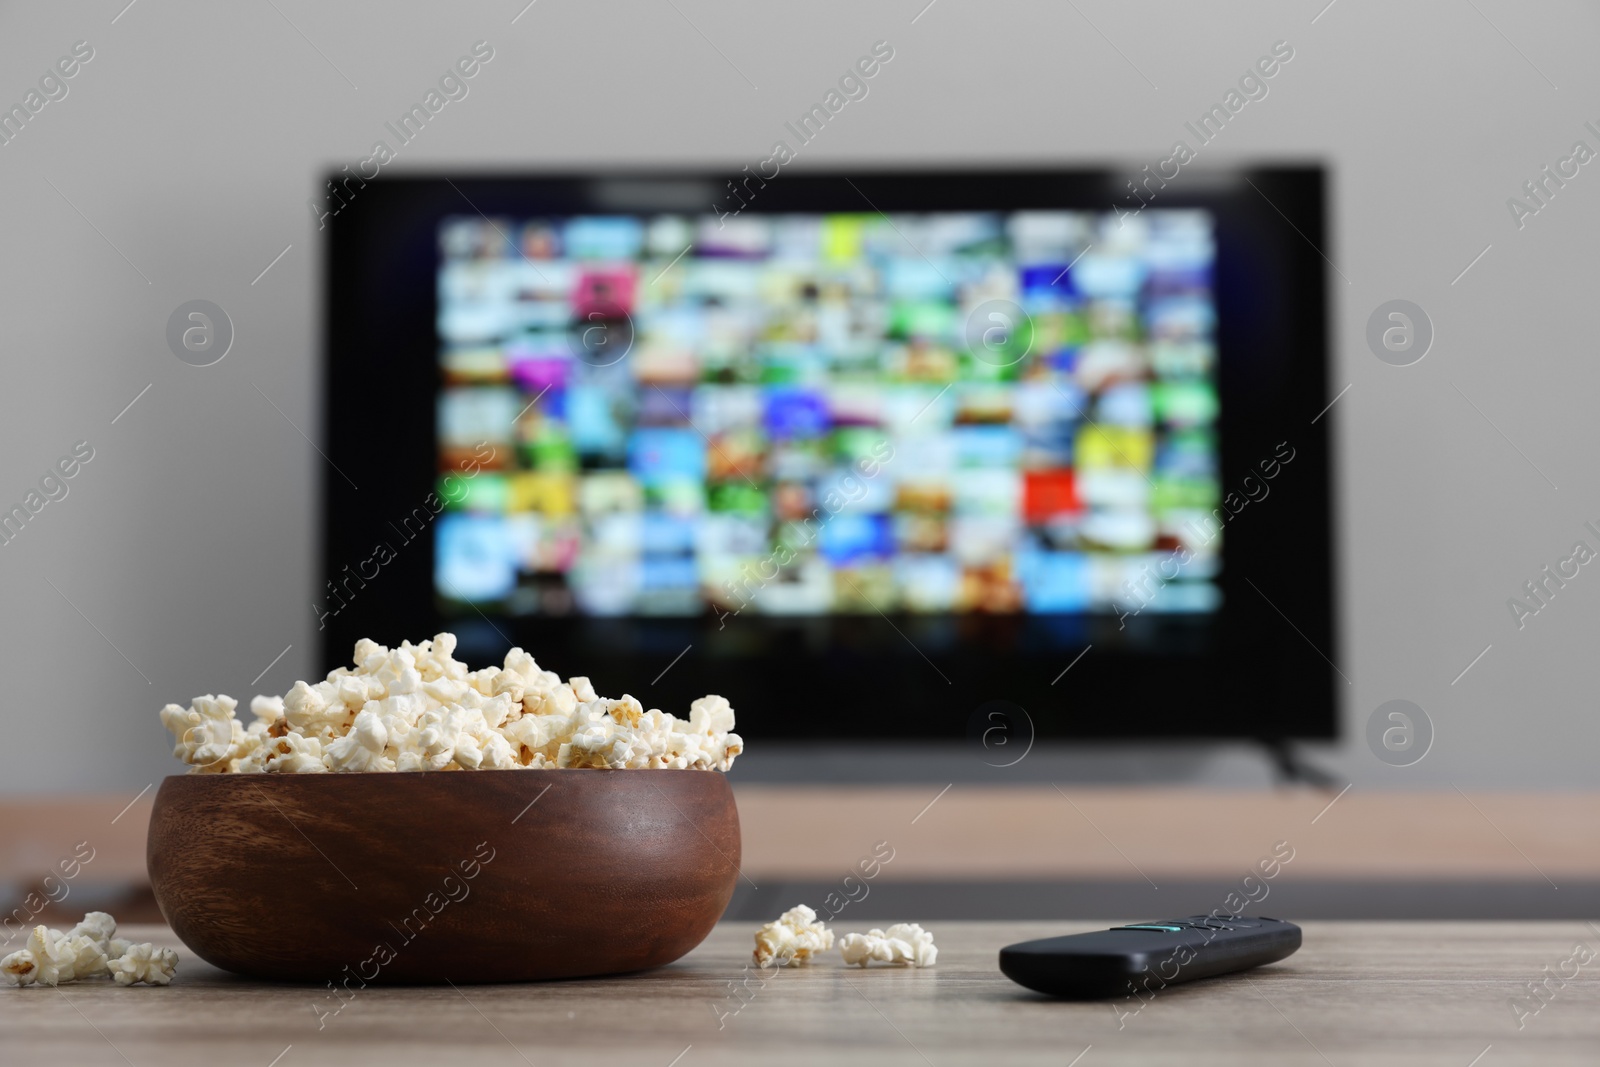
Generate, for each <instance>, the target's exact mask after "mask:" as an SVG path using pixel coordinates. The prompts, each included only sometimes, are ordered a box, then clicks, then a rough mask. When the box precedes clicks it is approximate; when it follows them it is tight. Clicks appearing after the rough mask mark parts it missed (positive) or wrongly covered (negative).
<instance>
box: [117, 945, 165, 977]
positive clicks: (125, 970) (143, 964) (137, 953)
mask: <svg viewBox="0 0 1600 1067" xmlns="http://www.w3.org/2000/svg"><path fill="white" fill-rule="evenodd" d="M125 949H126V950H125V951H124V952H123V954H122V955H121V956H118V957H117V958H116V959H114V960H112V961H111V962H110V963H109V964H108V970H109V971H110V972H111V977H112V978H114V979H115V980H116V983H117V984H118V985H133V984H134V983H136V982H145V983H147V984H149V985H166V984H167V983H169V982H171V981H172V976H173V974H174V973H176V972H177V970H178V954H177V953H176V952H174V951H172V949H170V948H156V947H155V946H154V945H126V946H125Z"/></svg>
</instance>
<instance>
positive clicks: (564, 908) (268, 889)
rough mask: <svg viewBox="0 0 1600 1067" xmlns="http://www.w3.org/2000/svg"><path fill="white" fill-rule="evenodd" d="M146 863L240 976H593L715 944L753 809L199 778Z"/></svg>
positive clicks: (451, 783)
mask: <svg viewBox="0 0 1600 1067" xmlns="http://www.w3.org/2000/svg"><path fill="white" fill-rule="evenodd" d="M146 859H147V862H148V865H149V869H150V883H151V885H152V886H153V888H154V889H155V895H156V900H157V902H158V903H159V904H160V906H161V914H162V915H164V916H165V917H166V919H167V922H168V923H170V924H171V925H172V928H173V930H174V931H175V932H176V933H177V935H178V937H179V938H181V939H182V940H183V943H184V944H185V945H187V946H189V948H191V949H192V950H194V952H195V954H196V955H198V956H199V957H200V958H201V959H204V960H205V961H207V962H208V963H212V964H215V965H216V966H218V967H221V968H223V969H224V970H228V971H232V972H234V973H235V974H242V975H248V976H251V977H255V978H273V979H282V980H289V981H308V982H316V983H318V984H319V985H320V984H322V983H324V982H328V981H333V982H338V983H349V984H350V985H351V987H352V988H355V987H356V986H357V985H359V984H360V983H367V982H378V983H381V982H396V983H400V982H432V983H441V984H442V983H443V982H444V981H445V980H446V979H448V980H449V981H452V982H455V983H457V984H460V983H464V982H517V981H528V980H532V979H542V978H577V977H581V976H585V975H599V974H616V973H620V972H624V971H638V970H643V969H645V968H648V967H659V966H661V965H662V964H666V963H671V962H672V961H673V960H675V959H678V958H679V957H680V956H682V955H683V954H684V953H686V952H688V951H689V950H690V949H692V948H694V947H695V946H696V945H698V944H699V943H700V942H701V941H702V940H703V939H704V938H705V936H706V935H707V934H708V933H710V932H711V928H712V927H713V926H714V925H715V924H716V921H717V920H718V919H719V918H721V916H722V912H723V909H724V908H726V907H727V905H728V899H729V898H730V897H731V896H732V895H733V887H734V883H735V882H736V881H737V879H738V877H739V812H738V809H737V808H736V807H735V806H734V801H733V790H732V789H730V788H729V787H728V780H727V778H726V776H724V775H723V774H720V773H718V772H716V771H666V770H640V771H603V770H509V771H436V772H421V773H409V774H384V773H348V774H190V775H180V776H176V777H172V778H168V779H167V780H166V781H164V782H163V783H161V789H160V791H159V792H158V793H157V794H156V800H155V807H154V810H153V811H152V812H151V815H150V840H149V846H148V853H147V857H146ZM352 977H353V979H354V980H353V981H352Z"/></svg>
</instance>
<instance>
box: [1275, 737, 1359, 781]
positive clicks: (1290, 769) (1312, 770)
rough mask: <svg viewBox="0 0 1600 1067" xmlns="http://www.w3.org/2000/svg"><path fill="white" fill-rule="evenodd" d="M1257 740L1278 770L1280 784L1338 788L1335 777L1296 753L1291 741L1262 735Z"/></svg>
mask: <svg viewBox="0 0 1600 1067" xmlns="http://www.w3.org/2000/svg"><path fill="white" fill-rule="evenodd" d="M1257 740H1259V741H1260V743H1261V746H1262V747H1263V748H1265V749H1266V750H1267V758H1268V759H1269V760H1270V761H1271V762H1272V766H1273V768H1274V769H1275V770H1276V771H1277V772H1278V783H1279V784H1280V785H1294V784H1302V785H1309V786H1311V787H1312V788H1313V789H1337V788H1339V779H1338V778H1337V777H1335V776H1334V775H1332V774H1330V773H1328V772H1327V771H1325V770H1323V769H1322V768H1321V767H1318V766H1317V765H1316V764H1313V763H1309V762H1307V761H1306V760H1305V759H1304V758H1302V757H1301V756H1299V755H1297V754H1296V753H1295V750H1294V745H1293V743H1292V742H1290V741H1288V740H1286V739H1284V738H1281V737H1262V738H1258V739H1257Z"/></svg>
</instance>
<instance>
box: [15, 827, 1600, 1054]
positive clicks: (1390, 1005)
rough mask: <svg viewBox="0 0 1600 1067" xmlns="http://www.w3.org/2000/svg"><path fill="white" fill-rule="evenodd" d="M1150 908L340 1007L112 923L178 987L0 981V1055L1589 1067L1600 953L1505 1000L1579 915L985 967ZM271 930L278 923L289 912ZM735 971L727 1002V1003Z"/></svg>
mask: <svg viewBox="0 0 1600 1067" xmlns="http://www.w3.org/2000/svg"><path fill="white" fill-rule="evenodd" d="M546 799H548V798H546ZM541 803H542V802H541ZM496 862H498V861H496ZM490 869H491V870H492V865H491V868H490ZM488 873H489V871H487V870H486V871H485V873H484V877H487V876H488ZM1173 910H1174V911H1175V912H1181V911H1185V910H1188V909H1187V908H1186V906H1185V905H1183V904H1175V906H1174V908H1173ZM1158 917H1159V916H1153V915H1124V916H1119V917H1116V918H1115V919H1109V920H1101V921H1097V922H1093V923H1087V922H1086V923H944V924H939V925H938V926H936V927H934V934H935V936H936V937H937V938H938V943H939V946H940V951H939V964H938V966H936V967H934V968H932V969H930V970H925V971H903V970H897V969H888V968H874V969H872V970H868V971H866V972H862V971H858V970H856V969H854V968H850V969H846V968H844V967H842V966H837V965H836V961H837V956H833V957H831V958H830V959H828V960H826V961H825V962H824V963H823V964H821V965H819V966H815V967H811V968H808V969H796V970H791V971H785V972H782V973H779V974H774V973H773V972H766V973H765V975H764V978H765V982H766V984H765V985H764V986H757V985H756V984H755V982H753V981H752V982H751V983H750V984H749V985H748V986H745V985H743V984H742V983H743V980H744V978H745V977H746V974H745V972H744V971H743V967H744V965H745V964H746V963H747V962H748V960H749V953H750V948H751V944H752V942H751V935H752V934H753V932H754V927H753V926H751V925H742V924H741V925H731V924H721V925H719V926H718V927H717V929H716V930H715V931H714V932H713V933H712V934H711V936H710V937H708V938H707V939H706V941H705V942H704V943H702V944H701V945H700V946H699V947H698V948H696V949H695V950H694V951H693V952H691V953H689V954H688V955H687V956H685V957H684V958H683V959H682V960H680V961H678V962H677V963H674V964H671V965H669V966H666V967H662V968H660V969H657V970H653V971H649V972H645V973H643V974H638V975H629V976H624V977H616V978H605V979H581V980H575V981H568V982H544V983H534V984H526V985H499V986H477V987H467V986H463V987H460V988H457V989H452V988H450V987H449V986H441V987H382V988H380V987H376V986H374V987H371V988H368V989H361V990H356V991H355V992H353V993H351V994H349V995H348V996H347V997H346V998H345V999H342V1000H341V999H335V997H334V996H333V995H332V994H330V993H329V992H328V991H327V990H326V989H325V988H318V987H313V986H309V985H283V984H276V983H262V982H257V981H252V980H248V979H240V978H236V977H234V976H232V975H228V974H224V973H222V972H221V971H218V970H217V969H215V968H213V967H210V966H208V965H206V964H205V963H203V962H200V961H199V960H196V959H195V958H194V956H193V955H192V954H191V953H189V952H186V951H184V950H183V948H182V946H181V945H179V944H178V943H177V942H176V940H175V939H174V938H173V937H172V935H171V932H170V931H169V930H166V929H164V928H145V929H137V928H135V929H132V930H128V931H124V933H125V934H128V935H131V936H133V937H135V938H137V939H139V940H155V941H159V942H163V943H166V944H169V945H172V946H173V947H176V948H178V949H179V951H180V952H181V953H182V960H181V961H180V963H179V967H178V977H177V980H176V981H175V982H174V983H173V984H172V986H171V987H170V988H167V989H148V988H144V987H134V988H131V989H118V988H116V987H113V986H108V985H105V984H93V985H91V984H80V985H75V986H64V987H62V988H61V989H60V991H59V992H56V991H51V990H46V989H38V988H30V989H0V1042H3V1046H0V1048H3V1051H0V1062H5V1063H19V1064H20V1063H72V1064H77V1063H106V1064H112V1063H114V1064H122V1063H124V1062H125V1061H126V1062H128V1063H131V1064H135V1065H137V1067H157V1065H159V1067H190V1065H197V1067H198V1065H205V1067H210V1065H213V1064H219V1063H227V1064H242V1065H246V1067H268V1065H269V1064H272V1063H274V1061H276V1062H277V1065H278V1067H316V1065H324V1064H325V1065H330V1067H332V1065H345V1064H350V1063H383V1064H390V1065H395V1067H409V1065H428V1067H437V1065H438V1064H439V1063H441V1062H444V1063H448V1064H451V1065H452V1067H474V1065H477V1064H497V1065H523V1064H536V1065H537V1067H567V1065H579V1064H586V1065H587V1064H592V1065H596V1067H623V1065H626V1067H668V1065H669V1064H672V1065H675V1067H734V1065H738V1067H744V1065H748V1064H751V1063H760V1064H763V1065H764V1067H765V1065H770V1067H789V1065H800V1064H805V1065H815V1064H818V1063H838V1064H852V1065H853V1064H872V1065H874V1067H880V1065H883V1067H970V1065H972V1064H983V1065H1010V1064H1018V1065H1028V1067H1033V1065H1038V1067H1046V1065H1048V1067H1067V1065H1068V1064H1071V1063H1074V1062H1076V1067H1106V1065H1134V1064H1138V1065H1155V1067H1223V1065H1226V1067H1237V1065H1245V1067H1268V1065H1270V1067H1329V1065H1330V1064H1331V1065H1333V1067H1358V1065H1359V1067H1434V1065H1437V1067H1468V1064H1471V1063H1473V1062H1474V1057H1477V1056H1479V1055H1480V1054H1483V1053H1484V1050H1485V1049H1489V1051H1488V1052H1487V1054H1484V1055H1483V1056H1482V1058H1481V1059H1479V1060H1477V1061H1476V1065H1477V1067H1523V1065H1528V1067H1531V1065H1534V1064H1540V1065H1548V1064H1557V1065H1565V1064H1574V1065H1577V1064H1582V1065H1585V1067H1592V1065H1593V1064H1594V1063H1595V1061H1596V1050H1597V1049H1600V979H1597V978H1596V977H1595V973H1596V968H1600V960H1597V961H1595V962H1594V963H1591V964H1590V965H1588V966H1587V967H1584V968H1583V969H1582V971H1581V972H1580V975H1579V977H1578V978H1576V979H1571V980H1569V981H1568V982H1567V984H1566V986H1565V988H1560V989H1557V990H1555V991H1554V992H1553V993H1551V994H1549V995H1548V997H1547V1001H1546V1003H1545V1004H1544V1006H1543V1008H1542V1009H1541V1010H1540V1011H1539V1013H1538V1014H1537V1015H1534V1016H1532V1017H1529V1018H1525V1019H1524V1020H1523V1022H1524V1024H1525V1025H1524V1026H1523V1027H1522V1028H1521V1029H1519V1028H1518V1026H1517V1016H1516V1014H1515V1013H1514V1012H1513V1011H1512V1010H1511V1008H1510V999H1511V998H1512V997H1513V996H1517V995H1519V994H1522V995H1525V994H1526V989H1525V987H1524V983H1526V982H1528V981H1530V980H1533V979H1537V978H1540V977H1541V971H1542V968H1544V967H1545V966H1546V965H1549V966H1550V967H1552V968H1555V967H1556V966H1558V965H1559V964H1560V962H1561V961H1562V960H1563V959H1565V958H1567V957H1568V956H1569V955H1570V954H1571V951H1572V948H1573V946H1574V944H1576V943H1577V942H1579V941H1585V942H1587V943H1588V944H1589V945H1591V946H1594V947H1596V948H1600V931H1597V930H1595V929H1594V928H1591V927H1589V926H1587V925H1586V924H1584V923H1576V922H1574V923H1568V922H1559V923H1306V924H1305V944H1304V947H1303V948H1301V950H1300V951H1299V952H1297V953H1296V954H1295V955H1293V956H1291V957H1289V958H1288V959H1287V960H1284V961H1283V962H1282V963H1278V964H1274V965H1272V966H1270V967H1265V968H1261V969H1259V970H1256V971H1253V972H1249V973H1247V974H1243V975H1232V976H1226V977H1220V978H1213V979H1206V980H1203V981H1199V982H1194V983H1190V984H1186V985H1181V986H1174V987H1172V988H1171V989H1169V990H1166V991H1163V992H1161V993H1159V994H1158V995H1157V996H1156V998H1155V1000H1153V1001H1152V1002H1151V1003H1149V1004H1148V1005H1146V1006H1145V1007H1143V1008H1142V1009H1141V1010H1140V1011H1139V1013H1138V1014H1137V1015H1133V1016H1124V1017H1122V1018H1120V1019H1119V1017H1118V1015H1117V1013H1116V1012H1115V1011H1113V1010H1112V1008H1111V1007H1110V1006H1109V1005H1107V1004H1103V1003H1069V1002H1060V1001H1052V1000H1048V999H1046V998H1043V997H1039V996H1037V995H1035V994H1031V993H1028V992H1027V991H1026V990H1023V989H1021V988H1020V987H1019V986H1016V985H1014V984H1012V983H1011V982H1010V981H1008V980H1006V979H1005V978H1004V977H1002V976H1001V975H1000V973H999V971H998V970H997V969H996V966H995V961H996V955H997V953H998V951H999V949H1000V947H1001V946H1003V945H1007V944H1010V943H1012V942H1014V941H1022V940H1027V939H1029V938H1035V937H1044V936H1049V935H1053V934H1062V933H1076V932H1079V931H1082V930H1088V929H1099V928H1104V927H1106V926H1109V925H1112V924H1113V923H1115V922H1127V921H1133V920H1139V919H1152V918H1158ZM905 918H907V919H910V920H914V919H916V916H906V917H905ZM279 928H280V929H282V930H283V932H284V934H285V936H293V926H292V923H288V922H283V923H281V924H280V927H279ZM851 928H852V927H851V926H849V925H848V924H842V925H840V926H839V930H840V932H844V931H846V930H849V929H851ZM730 982H731V983H734V986H735V988H736V989H738V990H740V994H739V995H740V997H741V1000H733V999H730V998H731V997H732V996H733V994H732V993H731V992H730V987H729V983H730ZM741 1003H742V1004H743V1007H742V1008H740V1009H739V1010H738V1011H737V1013H736V1014H731V1015H730V1014H729V1013H730V1012H732V1011H733V1010H734V1008H735V1007H736V1006H738V1005H739V1004H741ZM1122 1007H1123V1010H1124V1011H1127V1010H1129V1007H1130V1006H1129V1005H1123V1006H1122ZM1091 1045H1092V1046H1093V1047H1092V1048H1089V1049H1088V1051H1087V1052H1086V1053H1085V1052H1084V1050H1085V1049H1086V1048H1088V1047H1089V1046H1091ZM113 1046H114V1048H113ZM690 1046H692V1047H690ZM1490 1046H1492V1048H1490ZM686 1048H687V1049H688V1051H687V1052H685V1049H686ZM286 1049H288V1051H287V1052H286V1051H285V1050H286ZM119 1053H120V1054H121V1057H119ZM1080 1053H1082V1054H1083V1056H1082V1059H1079V1060H1076V1061H1074V1057H1077V1056H1079V1054H1080ZM680 1055H681V1059H678V1058H677V1057H679V1056H680ZM280 1056H281V1057H282V1058H281V1059H277V1058H278V1057H280Z"/></svg>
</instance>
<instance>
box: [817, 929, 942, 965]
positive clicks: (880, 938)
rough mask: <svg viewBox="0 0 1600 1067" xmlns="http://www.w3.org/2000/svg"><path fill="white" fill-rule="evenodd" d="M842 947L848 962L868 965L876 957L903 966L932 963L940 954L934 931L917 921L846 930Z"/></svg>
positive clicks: (840, 949)
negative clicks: (863, 930) (885, 927)
mask: <svg viewBox="0 0 1600 1067" xmlns="http://www.w3.org/2000/svg"><path fill="white" fill-rule="evenodd" d="M839 951H840V953H841V954H843V956H844V961H845V963H847V964H855V965H856V966H858V967H865V966H866V965H867V964H868V963H871V962H872V961H873V960H878V961H880V962H883V963H893V964H896V965H898V966H901V967H905V966H907V965H909V966H912V967H932V966H933V963H934V961H935V960H936V959H938V958H939V950H938V949H937V948H936V947H934V944H933V935H932V934H930V933H929V932H928V931H926V930H924V929H923V928H922V927H920V926H918V925H917V924H916V923H896V924H895V925H893V926H891V927H889V929H888V930H868V931H867V932H866V933H864V934H845V935H844V937H843V938H842V939H841V940H840V942H839Z"/></svg>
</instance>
